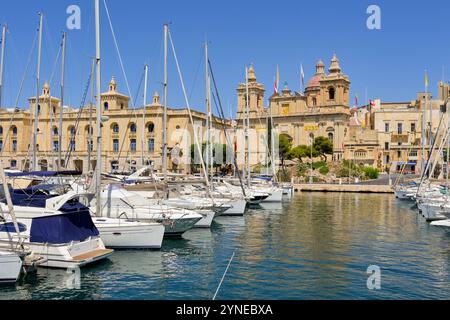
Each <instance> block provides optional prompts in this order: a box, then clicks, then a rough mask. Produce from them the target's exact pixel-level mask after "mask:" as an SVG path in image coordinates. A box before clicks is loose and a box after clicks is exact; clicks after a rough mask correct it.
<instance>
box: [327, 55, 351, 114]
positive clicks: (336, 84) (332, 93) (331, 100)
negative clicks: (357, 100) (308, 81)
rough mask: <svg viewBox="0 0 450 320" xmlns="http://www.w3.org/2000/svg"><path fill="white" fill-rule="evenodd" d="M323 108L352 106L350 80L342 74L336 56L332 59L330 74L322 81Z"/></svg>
mask: <svg viewBox="0 0 450 320" xmlns="http://www.w3.org/2000/svg"><path fill="white" fill-rule="evenodd" d="M320 98H321V105H322V106H345V107H349V106H350V80H349V78H348V76H346V75H345V74H343V73H342V68H341V65H340V63H339V59H338V58H337V56H336V54H334V55H333V58H332V59H331V63H330V67H329V68H328V74H327V75H326V76H324V77H322V79H321V80H320Z"/></svg>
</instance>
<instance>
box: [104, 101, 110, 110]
mask: <svg viewBox="0 0 450 320" xmlns="http://www.w3.org/2000/svg"><path fill="white" fill-rule="evenodd" d="M103 110H105V111H108V110H109V104H108V102H105V103H104V104H103Z"/></svg>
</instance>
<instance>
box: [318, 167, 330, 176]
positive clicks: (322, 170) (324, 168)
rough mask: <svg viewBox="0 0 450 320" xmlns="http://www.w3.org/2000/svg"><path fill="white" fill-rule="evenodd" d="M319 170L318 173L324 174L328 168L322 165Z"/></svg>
mask: <svg viewBox="0 0 450 320" xmlns="http://www.w3.org/2000/svg"><path fill="white" fill-rule="evenodd" d="M319 172H320V174H322V175H324V176H326V175H327V174H328V172H330V169H328V167H327V166H323V167H320V169H319Z"/></svg>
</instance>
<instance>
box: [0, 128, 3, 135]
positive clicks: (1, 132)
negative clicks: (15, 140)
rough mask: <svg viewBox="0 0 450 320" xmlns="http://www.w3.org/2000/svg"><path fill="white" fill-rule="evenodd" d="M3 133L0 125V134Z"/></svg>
mask: <svg viewBox="0 0 450 320" xmlns="http://www.w3.org/2000/svg"><path fill="white" fill-rule="evenodd" d="M2 134H3V127H0V135H2Z"/></svg>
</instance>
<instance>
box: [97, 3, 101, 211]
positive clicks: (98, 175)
mask: <svg viewBox="0 0 450 320" xmlns="http://www.w3.org/2000/svg"><path fill="white" fill-rule="evenodd" d="M95 51H96V53H95V60H96V83H97V85H96V91H97V94H96V95H97V100H96V108H97V165H96V170H95V193H96V201H95V203H96V210H95V214H96V215H97V216H101V200H100V199H101V182H102V181H101V178H102V109H101V101H100V100H101V92H100V90H101V88H100V87H101V78H100V76H101V69H100V0H95Z"/></svg>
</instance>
